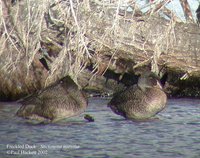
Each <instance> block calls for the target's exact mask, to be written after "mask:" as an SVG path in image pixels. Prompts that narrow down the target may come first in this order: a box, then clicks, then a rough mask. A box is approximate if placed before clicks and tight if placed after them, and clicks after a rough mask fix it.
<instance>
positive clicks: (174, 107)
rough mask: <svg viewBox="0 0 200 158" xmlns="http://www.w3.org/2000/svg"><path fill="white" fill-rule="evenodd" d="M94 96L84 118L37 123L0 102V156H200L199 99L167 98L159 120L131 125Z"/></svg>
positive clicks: (93, 157)
mask: <svg viewBox="0 0 200 158" xmlns="http://www.w3.org/2000/svg"><path fill="white" fill-rule="evenodd" d="M108 101H109V100H108V99H98V98H92V99H90V100H89V107H88V109H87V111H86V112H85V113H87V114H90V115H92V116H93V117H94V118H95V122H91V123H88V122H86V121H85V120H83V116H80V117H77V118H72V119H70V120H64V121H62V122H59V123H54V124H47V125H41V124H36V123H31V122H27V121H26V120H23V119H21V118H17V117H15V116H14V114H15V112H16V111H17V109H18V108H19V106H20V105H19V104H16V103H0V157H2V158H6V157H17V158H20V157H29V158H31V157H47V158H57V157H58V158H60V157H61V158H62V157H66V158H68V157H69V158H70V157H77V158H82V157H86V158H87V157H91V158H95V157H100V158H104V157H105V158H107V157H116V158H117V157H118V158H129V157H130V158H172V157H174V158H200V100H192V99H170V100H168V107H167V109H166V110H165V111H163V112H161V113H160V114H158V115H157V117H159V119H156V120H152V121H148V122H133V121H128V120H125V119H123V118H122V117H120V116H118V115H115V114H114V113H112V112H111V110H110V109H109V108H107V107H106V104H107V102H108Z"/></svg>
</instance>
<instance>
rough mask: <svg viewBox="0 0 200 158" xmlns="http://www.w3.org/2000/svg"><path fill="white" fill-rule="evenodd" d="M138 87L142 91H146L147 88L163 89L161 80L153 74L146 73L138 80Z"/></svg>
mask: <svg viewBox="0 0 200 158" xmlns="http://www.w3.org/2000/svg"><path fill="white" fill-rule="evenodd" d="M138 86H139V87H140V88H141V89H142V91H145V90H146V88H153V87H156V88H160V89H162V86H161V84H160V78H159V77H158V75H156V74H155V73H153V72H145V73H144V74H142V75H141V76H140V78H139V80H138Z"/></svg>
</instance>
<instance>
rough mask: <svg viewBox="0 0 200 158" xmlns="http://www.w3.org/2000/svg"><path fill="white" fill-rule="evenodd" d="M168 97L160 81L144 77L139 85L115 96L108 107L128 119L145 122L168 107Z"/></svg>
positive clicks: (149, 76)
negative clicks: (144, 120)
mask: <svg viewBox="0 0 200 158" xmlns="http://www.w3.org/2000/svg"><path fill="white" fill-rule="evenodd" d="M166 101H167V96H166V94H165V92H163V90H162V87H161V85H160V83H159V82H158V80H157V79H156V78H154V77H152V76H151V75H149V74H148V75H147V76H143V77H141V78H140V79H139V81H138V84H137V85H134V86H131V87H129V88H127V89H126V90H124V91H122V92H120V93H118V94H116V95H114V97H113V98H112V99H111V101H110V102H109V104H108V106H109V107H110V108H111V109H112V111H113V112H114V113H116V114H118V115H121V116H123V117H125V118H127V119H134V120H143V119H148V118H151V117H153V116H155V115H156V114H157V113H159V112H160V111H162V110H163V109H164V108H165V106H166Z"/></svg>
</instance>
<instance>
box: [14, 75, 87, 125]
mask: <svg viewBox="0 0 200 158" xmlns="http://www.w3.org/2000/svg"><path fill="white" fill-rule="evenodd" d="M21 103H22V106H21V108H20V109H19V110H18V111H17V113H16V115H17V116H19V117H22V118H26V119H33V120H38V121H45V120H50V121H51V122H55V121H57V120H60V119H64V118H69V117H72V116H76V115H80V114H81V113H82V112H84V111H85V109H86V107H87V98H86V97H85V95H84V94H83V92H82V91H81V90H79V88H78V86H77V85H76V83H75V82H74V81H73V80H72V79H71V78H70V77H69V76H66V77H65V78H63V79H61V80H60V81H59V82H57V83H55V84H53V85H51V86H49V87H47V88H46V89H44V90H42V91H41V92H38V93H36V94H34V95H32V96H30V97H28V98H26V99H24V100H23V101H21Z"/></svg>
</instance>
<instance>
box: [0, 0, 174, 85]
mask: <svg viewBox="0 0 200 158" xmlns="http://www.w3.org/2000/svg"><path fill="white" fill-rule="evenodd" d="M91 2H92V3H91ZM4 3H5V0H4V1H3V0H1V1H0V29H1V30H0V33H1V37H0V59H1V61H0V66H1V71H2V70H3V71H4V72H11V74H12V73H14V71H16V67H17V66H18V64H19V63H21V62H22V61H23V64H24V66H25V70H26V71H25V74H26V75H25V76H29V75H30V70H31V67H32V65H33V63H34V60H36V56H37V54H38V53H39V50H40V48H41V42H44V43H51V44H53V45H55V46H56V47H58V48H59V53H58V54H57V56H56V57H55V56H53V57H51V59H52V61H51V62H49V67H50V70H51V71H50V72H49V73H48V74H47V78H46V85H48V84H49V83H51V82H53V81H55V80H57V79H58V78H61V77H63V76H65V75H66V74H70V75H71V76H72V77H73V78H74V79H75V80H76V78H77V76H78V75H79V74H80V72H81V71H82V70H83V69H84V68H85V67H86V65H87V63H88V62H89V60H93V62H94V63H96V64H95V67H94V69H98V66H99V65H100V63H101V62H102V61H101V60H97V59H96V58H95V57H96V56H97V55H96V54H98V53H99V52H101V51H102V50H103V49H104V48H105V47H106V48H108V49H110V50H111V54H112V55H111V58H110V60H109V62H108V65H107V67H106V69H107V68H108V67H109V65H110V64H111V60H112V58H113V57H114V56H115V52H116V50H118V49H120V48H121V45H118V44H117V45H112V46H111V45H110V44H109V43H106V42H105V41H106V39H108V38H109V37H114V38H113V39H112V40H113V41H117V42H118V43H120V42H121V43H123V42H124V38H121V37H123V35H124V34H127V36H128V35H129V34H130V32H123V30H122V29H121V27H122V26H120V21H123V20H125V19H124V17H126V14H128V13H127V12H125V14H124V15H125V16H121V11H125V10H123V9H122V8H126V7H127V6H128V5H127V4H128V3H129V4H131V5H132V9H133V12H132V15H131V16H132V17H134V13H136V12H140V13H141V11H140V10H139V9H138V8H139V7H138V6H137V5H136V3H135V2H134V1H133V2H131V1H130V2H129V1H127V2H125V1H122V0H116V1H106V0H92V1H89V0H83V1H75V0H42V1H41V0H22V1H20V2H17V3H16V4H15V5H13V6H12V5H11V4H9V3H7V6H6V5H4ZM122 3H123V5H124V6H123V7H122ZM167 3H168V1H165V3H164V4H167ZM164 4H163V5H162V6H161V7H160V8H159V7H157V9H156V10H153V9H152V10H151V12H148V13H150V14H149V15H148V16H149V17H151V16H152V14H154V13H155V12H156V14H157V12H158V11H161V10H162V9H163V8H165V6H164ZM94 8H95V9H96V10H93V9H94ZM97 9H98V10H97ZM109 11H111V12H114V14H109ZM154 11H155V12H154ZM81 13H85V14H88V15H90V16H92V15H93V14H99V15H98V16H99V19H101V17H103V16H102V15H103V14H104V13H108V16H111V15H112V17H111V18H110V17H109V18H108V19H109V20H111V21H110V22H111V24H112V25H111V27H109V28H108V27H105V28H107V29H106V30H104V33H103V35H102V36H101V37H98V39H97V38H94V37H92V38H91V37H88V36H87V31H88V28H91V26H93V27H95V23H94V21H91V19H92V18H91V19H90V16H87V17H88V19H84V18H81V16H82V15H81ZM148 13H147V14H148ZM144 15H145V14H144ZM171 17H172V19H171V21H169V25H168V27H167V28H166V30H165V33H164V34H163V33H161V34H160V35H158V37H159V38H157V39H156V42H155V43H154V45H155V47H154V48H153V52H154V54H153V55H152V56H151V57H149V58H148V59H151V60H152V71H155V72H157V73H158V60H159V58H160V55H161V53H162V52H167V51H168V50H167V49H168V46H172V45H173V44H174V41H176V38H175V35H174V25H175V21H174V19H175V18H173V15H171ZM105 20H106V19H105ZM124 27H126V26H124ZM137 27H139V26H137ZM96 31H98V30H96ZM135 31H137V30H135ZM150 33H151V32H149V34H150ZM136 40H137V39H136ZM147 40H148V39H147ZM132 42H133V41H132ZM145 42H147V41H144V42H143V46H144V45H145ZM92 43H95V44H97V45H95V46H94V47H89V45H92ZM129 44H130V45H131V43H129ZM166 45H167V47H166ZM140 49H141V50H143V52H147V51H148V50H147V49H146V48H145V47H143V48H142V47H141V48H140ZM95 53H96V54H95ZM128 53H130V54H131V53H132V52H128ZM40 55H41V54H40ZM2 59H3V60H2ZM148 59H144V61H141V63H142V62H144V63H145V61H146V60H148ZM138 65H140V66H141V64H140V63H138ZM106 69H105V70H106ZM32 71H34V69H32Z"/></svg>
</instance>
